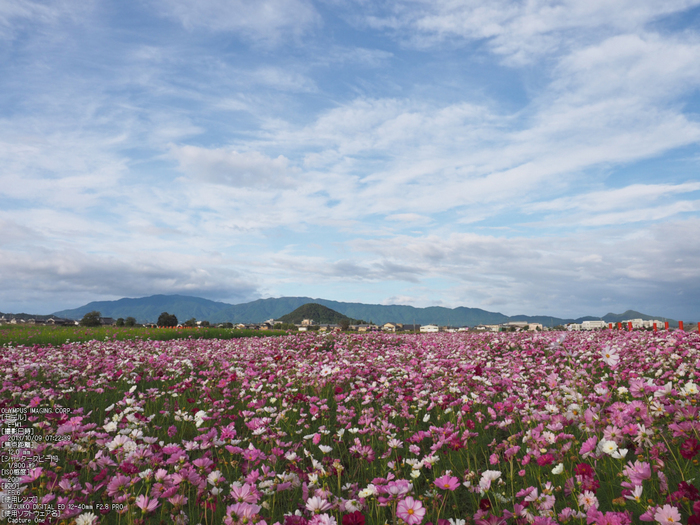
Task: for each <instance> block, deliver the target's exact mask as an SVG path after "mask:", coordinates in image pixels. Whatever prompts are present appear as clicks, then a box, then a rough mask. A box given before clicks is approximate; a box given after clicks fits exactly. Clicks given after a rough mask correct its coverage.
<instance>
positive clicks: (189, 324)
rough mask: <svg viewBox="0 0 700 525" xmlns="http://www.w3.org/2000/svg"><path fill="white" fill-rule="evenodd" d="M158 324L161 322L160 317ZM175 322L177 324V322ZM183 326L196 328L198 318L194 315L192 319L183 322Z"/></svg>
mask: <svg viewBox="0 0 700 525" xmlns="http://www.w3.org/2000/svg"><path fill="white" fill-rule="evenodd" d="M158 324H160V319H158ZM175 324H177V323H175ZM182 326H186V327H188V328H194V327H195V326H197V319H195V318H194V317H193V318H192V319H188V320H187V321H185V322H184V323H182Z"/></svg>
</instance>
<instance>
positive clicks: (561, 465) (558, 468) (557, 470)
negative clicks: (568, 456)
mask: <svg viewBox="0 0 700 525" xmlns="http://www.w3.org/2000/svg"><path fill="white" fill-rule="evenodd" d="M562 472H564V463H559V464H558V465H557V466H556V467H554V468H553V469H552V474H561V473H562Z"/></svg>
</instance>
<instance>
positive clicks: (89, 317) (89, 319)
mask: <svg viewBox="0 0 700 525" xmlns="http://www.w3.org/2000/svg"><path fill="white" fill-rule="evenodd" d="M101 315H102V314H100V312H98V311H97V310H93V311H92V312H88V313H86V314H85V315H84V316H83V318H82V319H81V320H80V326H100V317H101Z"/></svg>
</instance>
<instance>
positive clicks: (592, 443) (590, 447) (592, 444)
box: [579, 436, 598, 458]
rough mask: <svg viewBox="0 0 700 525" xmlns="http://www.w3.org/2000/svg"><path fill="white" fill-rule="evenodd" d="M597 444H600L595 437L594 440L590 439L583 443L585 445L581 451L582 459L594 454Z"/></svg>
mask: <svg viewBox="0 0 700 525" xmlns="http://www.w3.org/2000/svg"><path fill="white" fill-rule="evenodd" d="M597 444H598V438H597V437H596V436H593V437H592V438H588V439H587V440H586V441H585V442H584V443H583V445H581V450H579V454H581V457H582V458H587V457H588V456H590V455H591V454H592V453H593V452H595V449H596V445H597Z"/></svg>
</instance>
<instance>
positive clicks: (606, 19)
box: [357, 0, 698, 64]
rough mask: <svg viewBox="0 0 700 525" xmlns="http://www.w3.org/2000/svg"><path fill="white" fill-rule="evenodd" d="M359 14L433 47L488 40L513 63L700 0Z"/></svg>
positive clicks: (426, 6)
mask: <svg viewBox="0 0 700 525" xmlns="http://www.w3.org/2000/svg"><path fill="white" fill-rule="evenodd" d="M380 5H382V6H384V7H383V8H382V7H379V8H375V9H374V10H372V9H371V8H370V7H369V6H366V5H362V8H361V9H363V10H368V11H369V13H368V14H364V13H362V14H357V18H359V19H364V21H365V23H367V24H368V25H369V26H371V27H374V28H376V29H380V30H393V31H395V32H396V33H397V35H398V36H399V37H400V38H401V39H402V40H403V41H404V42H410V43H411V44H412V45H416V46H419V47H430V46H434V45H436V44H441V43H444V42H445V41H450V40H455V39H456V40H464V41H486V42H488V45H489V47H490V49H491V50H492V51H493V52H495V53H497V54H499V55H503V56H505V57H506V59H507V61H508V62H509V63H511V64H521V63H524V62H528V61H530V60H532V59H533V58H536V57H538V56H540V55H543V54H550V53H560V52H561V51H562V50H565V49H567V48H572V47H574V46H575V45H578V46H580V45H586V44H588V43H590V42H591V39H594V38H596V37H598V38H599V37H600V36H605V35H610V34H615V33H619V32H628V31H633V30H639V29H642V28H643V27H644V26H645V25H646V24H648V23H649V22H651V21H653V20H656V19H658V18H659V17H663V16H666V15H669V14H672V13H676V12H679V11H683V10H685V9H688V8H690V7H693V6H696V5H698V2H697V0H676V1H667V2H656V1H655V0H622V1H617V2H609V1H606V0H564V1H557V2H554V1H552V0H537V1H534V2H512V1H508V0H495V1H491V2H482V1H479V0H467V1H463V2H454V1H452V0H405V1H400V0H399V1H390V2H384V3H383V4H380Z"/></svg>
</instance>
